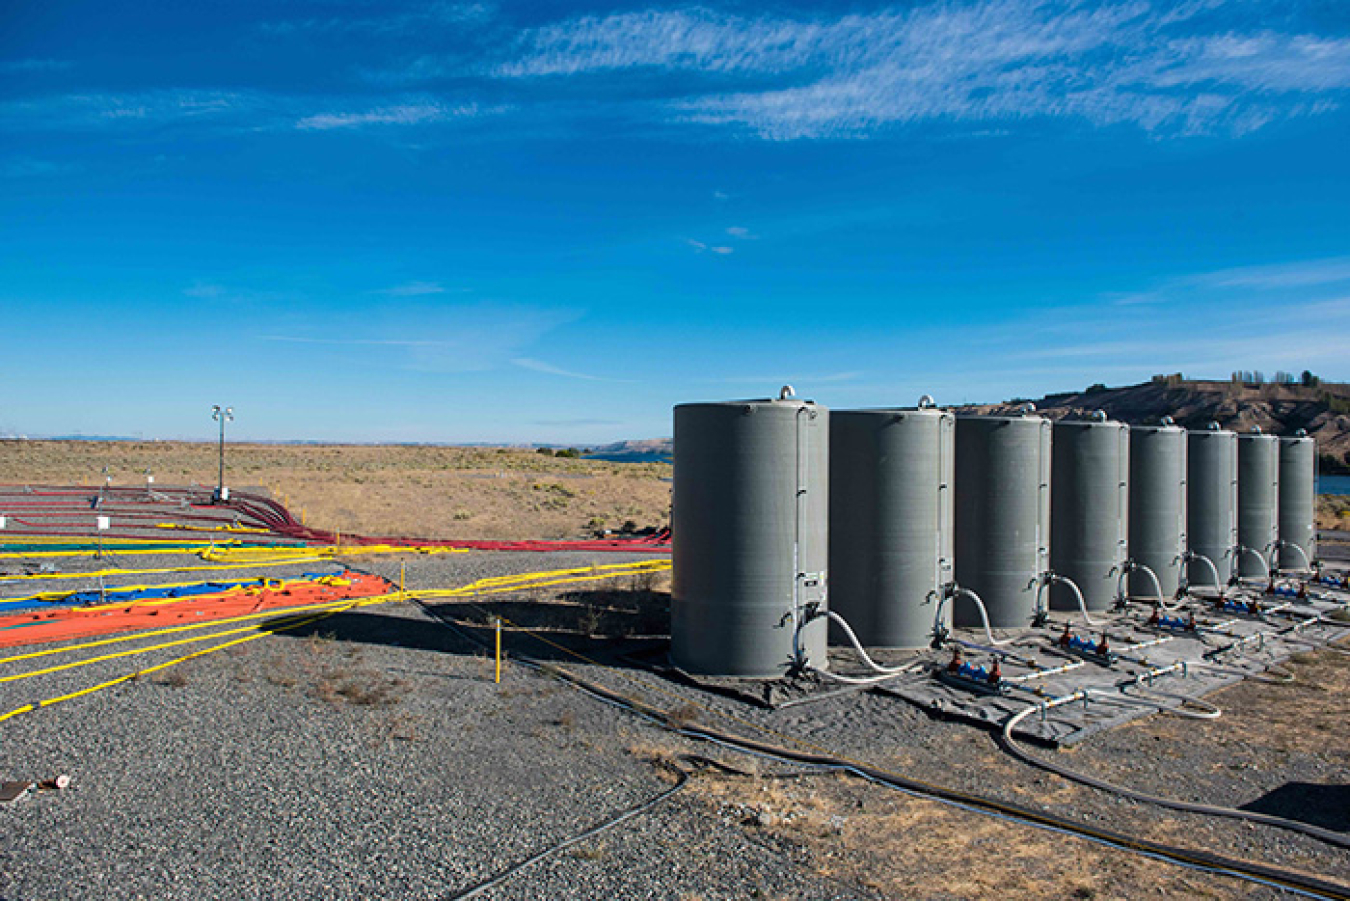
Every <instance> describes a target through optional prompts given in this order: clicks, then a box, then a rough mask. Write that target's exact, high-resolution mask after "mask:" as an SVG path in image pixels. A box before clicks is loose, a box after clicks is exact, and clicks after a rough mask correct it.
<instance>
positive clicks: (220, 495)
mask: <svg viewBox="0 0 1350 901" xmlns="http://www.w3.org/2000/svg"><path fill="white" fill-rule="evenodd" d="M211 418H212V419H214V420H216V421H217V422H219V423H220V477H219V478H218V479H217V481H216V497H215V499H216V500H217V501H226V500H229V499H230V496H229V495H228V494H227V493H226V491H227V489H226V488H225V423H226V422H230V421H233V419H234V407H222V406H221V405H220V404H215V405H213V406H212V407H211Z"/></svg>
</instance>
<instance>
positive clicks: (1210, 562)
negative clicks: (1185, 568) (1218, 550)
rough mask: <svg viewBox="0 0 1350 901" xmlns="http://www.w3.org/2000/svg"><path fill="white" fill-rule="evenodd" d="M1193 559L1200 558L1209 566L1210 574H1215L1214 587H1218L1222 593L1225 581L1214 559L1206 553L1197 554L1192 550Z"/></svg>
mask: <svg viewBox="0 0 1350 901" xmlns="http://www.w3.org/2000/svg"><path fill="white" fill-rule="evenodd" d="M1191 559H1192V560H1199V561H1201V562H1202V563H1204V564H1205V565H1206V566H1208V567H1209V571H1210V574H1211V575H1213V576H1214V587H1215V588H1217V589H1218V590H1219V592H1220V593H1222V592H1223V581H1222V580H1221V579H1220V578H1219V568H1218V567H1217V566H1215V565H1214V561H1213V560H1211V559H1209V558H1208V557H1206V556H1205V555H1204V554H1197V553H1195V552H1194V551H1192V552H1191Z"/></svg>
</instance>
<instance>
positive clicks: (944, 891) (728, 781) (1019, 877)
mask: <svg viewBox="0 0 1350 901" xmlns="http://www.w3.org/2000/svg"><path fill="white" fill-rule="evenodd" d="M692 788H693V791H694V793H695V796H696V797H699V798H701V799H703V801H704V802H706V803H707V804H709V805H710V806H712V807H713V808H715V809H717V810H718V811H719V812H720V813H721V814H722V815H723V816H728V815H730V816H732V817H735V818H736V819H738V820H739V821H740V822H741V823H743V825H744V826H746V827H747V828H750V829H752V830H758V831H762V832H764V833H767V834H769V835H772V836H774V837H775V838H777V839H779V840H782V841H786V842H789V843H792V844H795V845H797V846H798V847H800V848H802V849H803V850H804V851H805V852H806V853H807V855H808V858H809V860H810V861H811V866H812V867H813V868H814V869H815V871H816V873H817V874H818V875H820V876H822V877H825V878H828V879H832V880H835V881H838V882H842V883H844V884H846V885H850V886H853V887H855V889H856V892H857V896H858V897H860V898H865V897H874V898H935V899H936V898H943V899H986V898H987V899H999V901H1020V899H1026V901H1031V899H1041V898H1120V897H1143V896H1147V895H1152V896H1155V897H1192V898H1240V897H1245V895H1246V894H1247V887H1246V886H1243V885H1241V884H1239V883H1236V882H1229V881H1227V880H1217V879H1212V878H1202V877H1196V876H1192V875H1191V874H1189V873H1187V872H1185V871H1183V870H1180V869H1177V868H1174V867H1167V866H1161V865H1158V864H1155V863H1152V862H1150V861H1147V860H1144V859H1142V858H1138V857H1134V856H1132V855H1128V854H1120V853H1118V852H1113V851H1110V850H1107V849H1103V848H1099V847H1097V846H1095V845H1092V844H1089V843H1087V842H1083V841H1077V840H1074V839H1069V838H1065V837H1064V836H1061V835H1057V834H1054V833H1049V832H1045V831H1042V830H1038V829H1035V828H1032V827H1030V826H1023V825H1019V824H1014V823H1009V822H1004V821H999V820H996V819H992V818H989V817H984V816H980V815H978V814H973V813H968V812H965V811H961V810H957V809H954V808H951V807H948V806H946V805H943V804H940V803H938V802H936V801H928V800H924V799H918V798H911V797H907V796H904V795H898V794H892V793H885V792H883V791H881V790H880V789H876V788H874V787H869V786H866V785H864V784H860V783H857V782H854V781H852V780H849V779H847V777H843V776H830V777H823V778H814V779H809V780H807V779H803V780H798V781H793V782H786V781H783V780H770V779H762V778H749V779H746V778H739V777H736V776H729V775H724V774H717V773H707V774H704V775H702V776H700V777H699V778H698V779H697V780H695V782H694V785H693V786H692Z"/></svg>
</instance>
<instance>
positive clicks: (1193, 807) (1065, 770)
mask: <svg viewBox="0 0 1350 901" xmlns="http://www.w3.org/2000/svg"><path fill="white" fill-rule="evenodd" d="M1030 709H1031V710H1032V711H1034V710H1035V709H1036V708H1035V707H1033V708H1030ZM1016 724H1017V718H1016V717H1013V718H1010V719H1009V720H1008V721H1007V723H1006V724H1005V725H1004V727H1003V729H1002V730H1001V731H1000V732H998V733H997V735H998V743H999V747H1001V748H1002V749H1003V750H1004V751H1006V752H1007V753H1009V754H1011V755H1012V756H1013V757H1016V758H1017V759H1018V760H1020V761H1022V762H1023V763H1025V764H1029V765H1030V766H1034V767H1036V768H1038V769H1042V770H1045V771H1046V772H1048V773H1054V774H1055V775H1056V776H1062V777H1063V778H1065V779H1068V780H1069V781H1070V782H1077V783H1078V784H1079V785H1086V786H1088V787H1089V788H1095V789H1099V790H1101V791H1104V792H1110V793H1111V794H1113V795H1120V796H1121V797H1122V798H1129V799H1130V800H1131V801H1139V802H1141V803H1144V804H1153V805H1156V806H1158V807H1166V808H1167V809H1168V810H1182V811H1185V812H1187V813H1199V814H1203V815H1205V816H1211V817H1226V818H1228V819H1233V820H1245V821H1247V822H1249V823H1260V824H1261V825H1263V826H1274V827H1275V828H1276V829H1286V830H1288V831H1290V832H1298V833H1301V834H1303V835H1307V836H1309V837H1311V838H1315V839H1317V840H1318V841H1321V842H1326V843H1327V844H1329V845H1335V846H1336V847H1338V848H1350V836H1347V835H1345V834H1343V833H1340V832H1334V831H1332V830H1330V829H1322V828H1321V827H1319V826H1313V825H1310V824H1308V823H1300V822H1299V821H1298V820H1289V819H1285V818H1284V817H1277V816H1272V815H1270V814H1266V813H1257V812H1256V811H1251V810H1238V809H1236V808H1233V807H1219V806H1217V805H1213V804H1198V803H1196V802H1193V801H1177V800H1173V799H1172V798H1164V797H1162V796H1160V795H1150V794H1148V793H1147V792H1141V791H1136V790H1135V789H1132V788H1126V787H1125V786H1123V785H1116V784H1114V783H1111V782H1107V781H1106V780H1105V779H1098V778H1097V777H1096V776H1089V775H1088V774H1086V773H1080V772H1078V771H1077V770H1073V769H1070V768H1069V767H1066V766H1064V765H1063V764H1060V763H1056V762H1055V761H1052V760H1046V759H1045V758H1043V757H1037V756H1036V755H1035V754H1032V753H1031V752H1030V751H1028V750H1026V749H1025V748H1023V747H1022V746H1021V745H1019V744H1018V743H1017V739H1015V738H1014V737H1013V727H1014V726H1015V725H1016Z"/></svg>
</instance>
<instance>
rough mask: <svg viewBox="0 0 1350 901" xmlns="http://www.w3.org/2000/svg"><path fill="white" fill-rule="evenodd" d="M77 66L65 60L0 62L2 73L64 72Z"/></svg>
mask: <svg viewBox="0 0 1350 901" xmlns="http://www.w3.org/2000/svg"><path fill="white" fill-rule="evenodd" d="M74 67H75V64H74V63H72V62H71V61H70V60H65V59H7V60H0V72H64V71H66V70H68V69H73V68H74Z"/></svg>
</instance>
